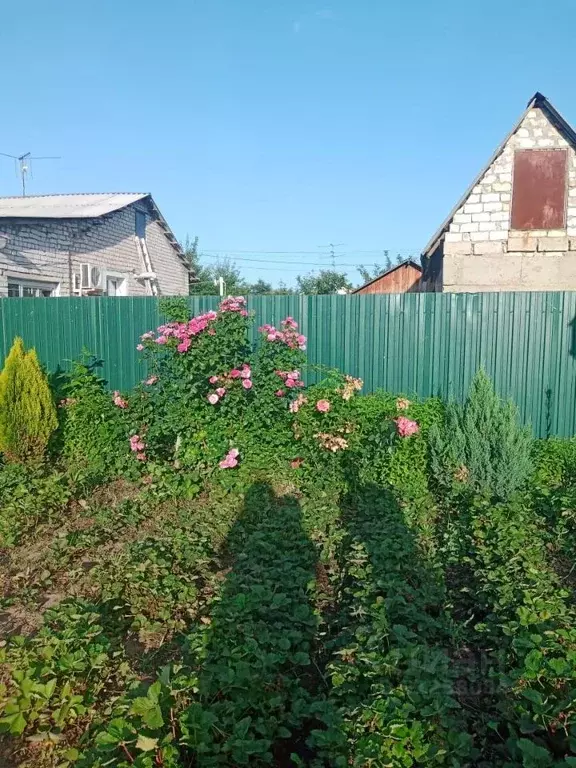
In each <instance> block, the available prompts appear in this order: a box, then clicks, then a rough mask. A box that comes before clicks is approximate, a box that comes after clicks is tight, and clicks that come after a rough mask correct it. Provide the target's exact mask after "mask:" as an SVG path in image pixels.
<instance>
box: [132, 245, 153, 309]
mask: <svg viewBox="0 0 576 768" xmlns="http://www.w3.org/2000/svg"><path fill="white" fill-rule="evenodd" d="M135 238H136V243H137V245H138V250H139V251H140V257H141V258H142V263H143V265H144V274H145V275H146V277H145V278H144V280H145V281H146V283H147V285H148V288H149V290H150V295H151V296H158V278H157V277H156V273H155V272H154V269H153V268H152V259H151V258H150V253H149V252H148V246H147V245H146V240H145V239H144V238H143V237H138V235H135Z"/></svg>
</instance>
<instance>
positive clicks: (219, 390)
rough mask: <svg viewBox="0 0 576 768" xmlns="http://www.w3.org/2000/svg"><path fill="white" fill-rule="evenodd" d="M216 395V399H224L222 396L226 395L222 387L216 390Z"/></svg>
mask: <svg viewBox="0 0 576 768" xmlns="http://www.w3.org/2000/svg"><path fill="white" fill-rule="evenodd" d="M216 394H217V395H218V397H224V395H225V394H226V390H225V389H224V387H218V389H217V390H216Z"/></svg>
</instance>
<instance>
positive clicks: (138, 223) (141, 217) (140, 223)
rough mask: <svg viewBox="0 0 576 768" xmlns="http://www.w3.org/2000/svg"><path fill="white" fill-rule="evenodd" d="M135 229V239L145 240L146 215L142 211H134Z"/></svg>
mask: <svg viewBox="0 0 576 768" xmlns="http://www.w3.org/2000/svg"><path fill="white" fill-rule="evenodd" d="M135 227H136V237H141V238H142V239H146V214H145V213H144V211H138V210H137V211H136V219H135Z"/></svg>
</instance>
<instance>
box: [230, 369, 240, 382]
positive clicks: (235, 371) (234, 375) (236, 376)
mask: <svg viewBox="0 0 576 768" xmlns="http://www.w3.org/2000/svg"><path fill="white" fill-rule="evenodd" d="M230 376H231V377H232V378H233V379H239V378H240V376H242V374H241V372H240V371H239V370H238V368H233V369H232V370H231V371H230Z"/></svg>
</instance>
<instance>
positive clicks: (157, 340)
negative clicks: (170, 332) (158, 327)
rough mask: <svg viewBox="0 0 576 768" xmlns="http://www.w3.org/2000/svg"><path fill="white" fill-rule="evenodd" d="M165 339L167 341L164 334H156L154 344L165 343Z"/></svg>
mask: <svg viewBox="0 0 576 768" xmlns="http://www.w3.org/2000/svg"><path fill="white" fill-rule="evenodd" d="M166 341H167V339H166V336H158V338H157V339H156V344H166Z"/></svg>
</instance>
